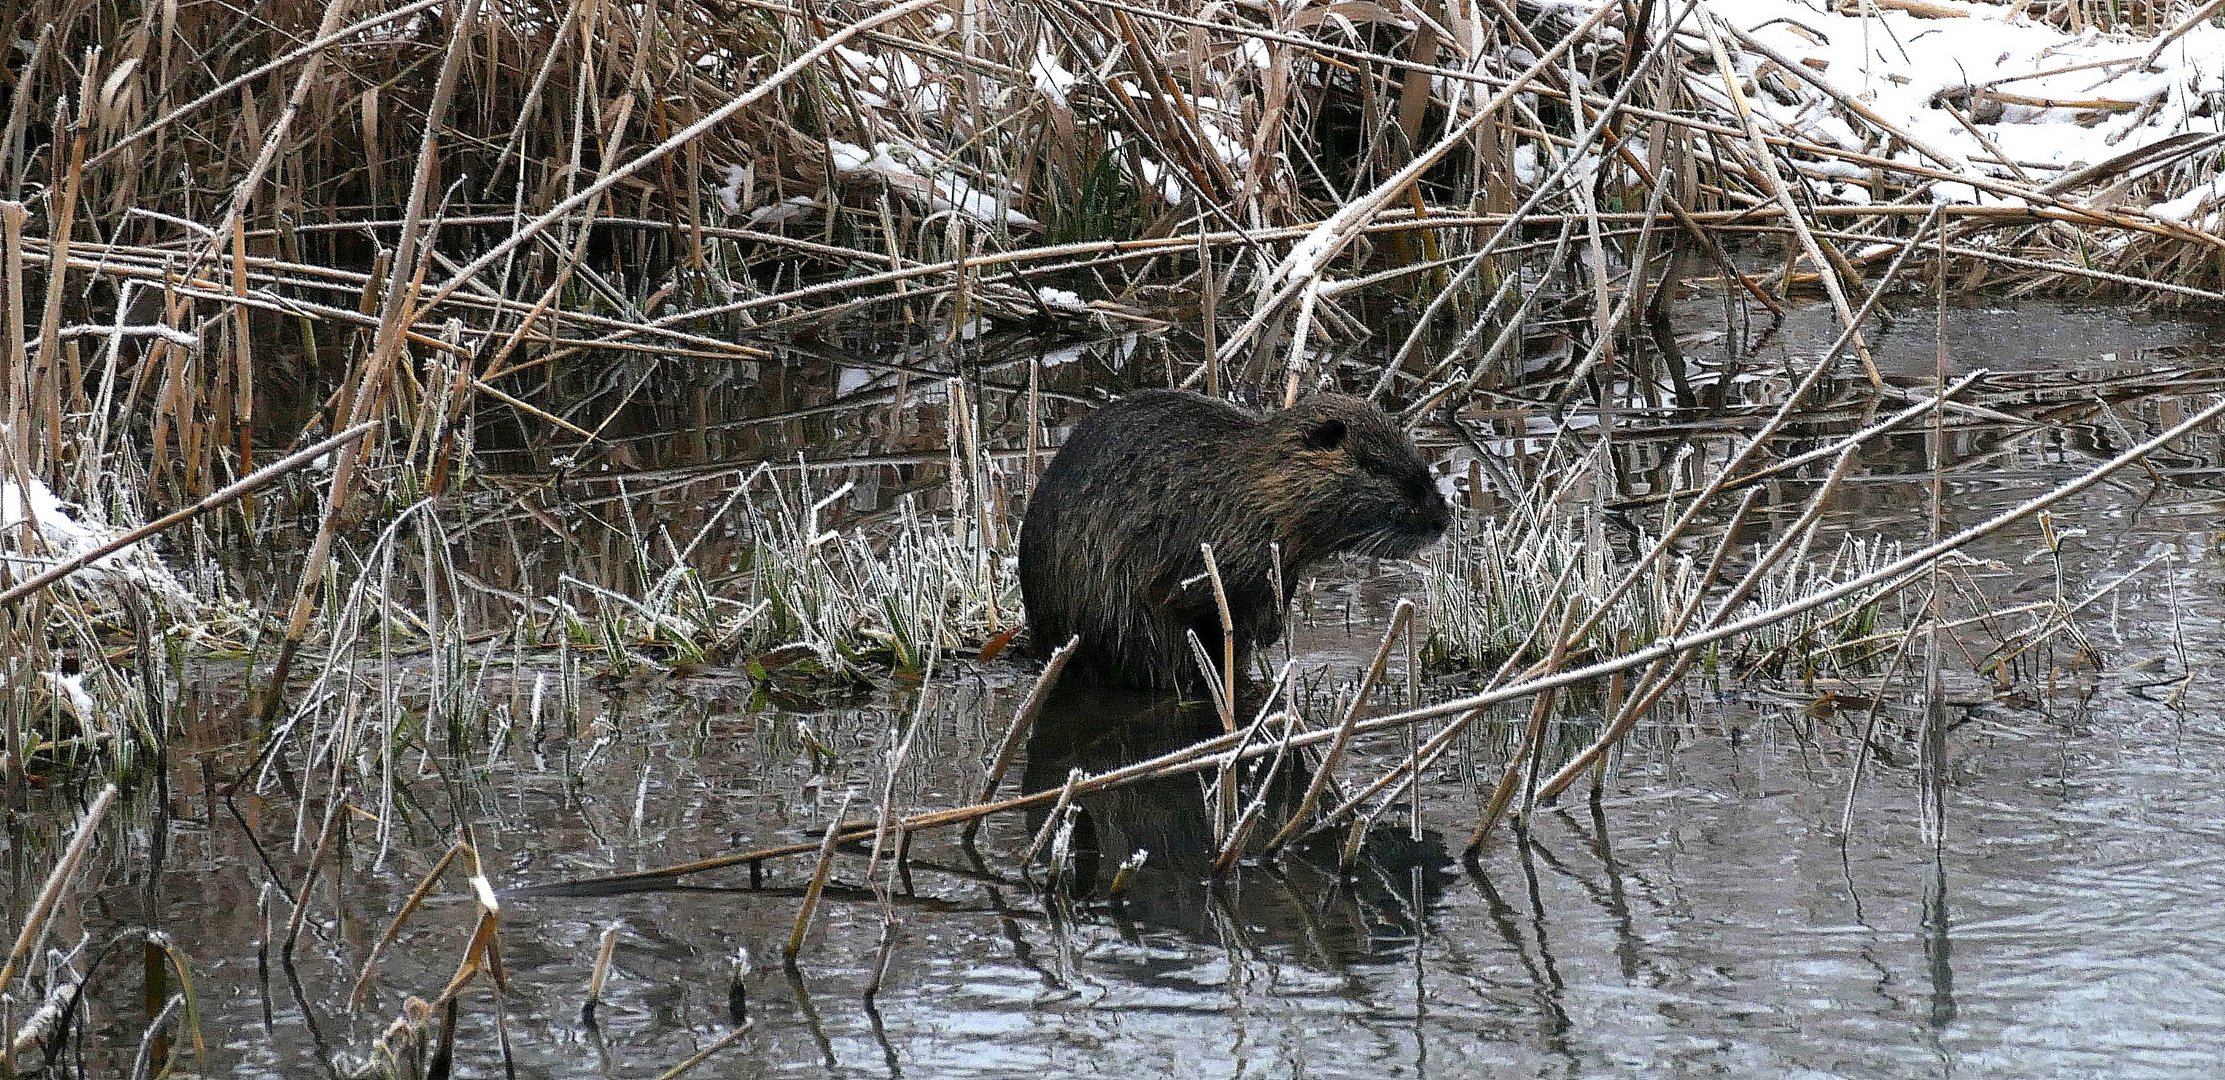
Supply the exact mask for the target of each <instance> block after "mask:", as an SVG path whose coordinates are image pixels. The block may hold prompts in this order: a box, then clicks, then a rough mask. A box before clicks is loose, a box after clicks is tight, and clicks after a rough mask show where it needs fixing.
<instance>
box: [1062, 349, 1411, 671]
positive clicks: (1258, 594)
mask: <svg viewBox="0 0 2225 1080" xmlns="http://www.w3.org/2000/svg"><path fill="white" fill-rule="evenodd" d="M1449 516H1450V511H1449V510H1448V509H1447V507H1446V505H1445V500H1444V497H1443V496H1442V495H1440V494H1438V492H1437V487H1436V483H1435V482H1434V481H1433V480H1432V479H1431V477H1430V475H1429V469H1428V467H1427V466H1426V465H1424V464H1423V463H1422V460H1421V456H1420V455H1419V454H1417V453H1416V452H1415V450H1414V444H1413V443H1412V441H1410V440H1409V439H1407V437H1406V436H1405V434H1404V433H1402V432H1401V431H1399V429H1398V428H1397V427H1396V426H1395V425H1394V424H1393V423H1392V422H1391V420H1390V418H1389V417H1386V416H1384V415H1383V414H1382V413H1381V412H1379V411H1377V410H1376V409H1375V408H1374V407H1373V406H1370V405H1368V404H1367V403H1366V402H1364V401H1361V400H1359V399H1357V398H1350V397H1345V396H1343V395H1341V394H1318V395H1315V396H1313V397H1311V398H1307V399H1306V400H1304V401H1301V402H1299V403H1298V405H1297V407H1295V408H1292V409H1288V410H1284V411H1282V412H1278V413H1275V414H1273V415H1270V416H1261V415H1259V414H1257V413H1253V412H1250V411H1247V410H1245V409H1242V408H1239V407H1237V406H1235V405H1231V404H1229V403H1227V402H1224V401H1217V400H1214V399H1212V398H1207V397H1204V396H1202V395H1198V394H1192V393H1187V392H1182V391H1172V390H1152V391H1146V392H1144V393H1140V394H1136V395H1133V396H1131V397H1129V398H1126V399H1124V400H1122V401H1120V402H1118V403H1115V404H1113V405H1109V406H1107V407H1105V408H1103V409H1101V410H1099V411H1097V412H1096V413H1094V414H1092V415H1091V416H1089V417H1088V418H1087V419H1085V420H1083V421H1082V422H1081V423H1080V424H1079V425H1077V426H1076V427H1075V429H1074V433H1073V435H1072V436H1071V437H1069V438H1068V439H1067V441H1066V445H1065V446H1064V447H1062V448H1061V449H1060V450H1059V452H1058V456H1057V457H1055V458H1053V459H1052V460H1051V465H1050V468H1048V469H1046V470H1044V473H1043V478H1042V480H1041V481H1040V482H1039V483H1037V484H1036V488H1035V494H1034V495H1033V496H1032V497H1031V499H1030V500H1029V503H1028V508H1027V517H1026V520H1025V521H1024V522H1022V524H1021V528H1020V591H1021V594H1022V595H1023V596H1024V597H1025V599H1026V601H1027V610H1028V624H1029V637H1030V639H1031V640H1032V641H1033V642H1034V643H1035V646H1036V648H1037V649H1038V650H1039V651H1048V650H1050V649H1052V648H1055V647H1057V646H1059V645H1062V644H1064V643H1065V642H1066V640H1067V639H1068V638H1069V637H1071V636H1073V635H1075V634H1079V635H1081V639H1082V644H1081V648H1080V650H1079V651H1078V652H1077V653H1076V654H1075V656H1074V659H1073V661H1072V662H1071V664H1070V666H1069V668H1068V672H1069V675H1068V677H1069V678H1075V677H1079V678H1083V679H1094V680H1096V681H1100V682H1114V683H1128V684H1134V685H1142V686H1161V687H1174V686H1185V687H1186V686H1194V685H1196V684H1197V683H1198V682H1199V681H1200V680H1201V678H1202V675H1201V673H1200V672H1199V670H1198V667H1197V663H1196V661H1195V659H1193V654H1192V652H1191V649H1190V645H1189V641H1188V633H1189V632H1190V631H1193V630H1194V631H1196V632H1197V635H1198V637H1199V639H1200V640H1201V641H1203V642H1204V643H1205V644H1206V646H1207V650H1208V652H1209V654H1210V655H1212V656H1213V657H1215V658H1216V659H1218V658H1219V656H1220V655H1221V622H1220V612H1219V608H1218V606H1217V605H1216V604H1215V602H1214V598H1213V587H1212V585H1211V583H1210V582H1208V581H1205V580H1203V575H1204V574H1205V559H1204V556H1203V555H1202V554H1201V553H1200V551H1199V545H1200V544H1201V543H1210V544H1212V545H1213V557H1214V561H1215V563H1217V564H1218V566H1219V568H1220V573H1221V581H1222V583H1223V585H1224V587H1225V589H1226V591H1227V593H1228V600H1229V608H1230V612H1231V615H1232V617H1233V618H1232V621H1233V622H1234V624H1235V628H1236V645H1237V652H1238V661H1239V664H1241V663H1243V661H1244V658H1246V657H1248V656H1249V655H1250V653H1251V651H1252V650H1253V649H1255V648H1257V647H1259V646H1262V645H1268V644H1272V643H1273V642H1275V641H1276V640H1277V639H1279V638H1281V637H1282V631H1283V614H1284V611H1285V609H1286V608H1287V607H1288V604H1289V596H1288V592H1289V590H1290V589H1292V588H1293V587H1295V586H1296V585H1297V583H1298V581H1299V579H1300V577H1301V576H1302V575H1304V574H1305V573H1306V571H1307V570H1308V569H1310V568H1311V567H1313V566H1314V565H1315V564H1317V563H1319V562H1320V561H1321V560H1323V559H1326V558H1328V557H1329V556H1331V555H1334V554H1337V553H1339V552H1356V553H1360V554H1369V555H1377V556H1384V557H1403V556H1406V555H1411V554H1413V553H1414V552H1415V551H1418V550H1420V549H1421V548H1422V547H1424V546H1426V545H1427V544H1429V543H1430V542H1432V541H1434V540H1435V539H1436V538H1437V537H1438V536H1439V535H1440V534H1442V533H1443V532H1444V530H1445V524H1446V522H1447V521H1448V520H1449ZM1278 545H1279V547H1280V551H1281V556H1280V566H1281V581H1282V590H1283V591H1282V593H1281V594H1278V593H1277V591H1276V589H1275V587H1274V584H1273V578H1274V566H1275V563H1276V558H1275V555H1274V551H1275V550H1276V548H1277V546H1278Z"/></svg>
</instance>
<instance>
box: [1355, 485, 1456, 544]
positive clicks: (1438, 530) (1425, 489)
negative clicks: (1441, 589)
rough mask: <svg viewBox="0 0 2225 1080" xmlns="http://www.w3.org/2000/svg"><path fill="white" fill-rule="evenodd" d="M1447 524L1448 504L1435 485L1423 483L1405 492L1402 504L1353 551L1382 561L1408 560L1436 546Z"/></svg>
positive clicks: (1449, 510) (1449, 519)
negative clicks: (1405, 499)
mask: <svg viewBox="0 0 2225 1080" xmlns="http://www.w3.org/2000/svg"><path fill="white" fill-rule="evenodd" d="M1451 524H1452V507H1451V505H1449V504H1448V503H1446V502H1445V496H1444V494H1443V493H1442V492H1439V491H1438V490H1437V485H1436V484H1433V483H1428V482H1427V481H1424V483H1423V485H1422V487H1421V488H1420V489H1419V490H1412V491H1409V492H1408V493H1407V503H1406V505H1404V506H1401V507H1399V508H1397V509H1395V510H1393V511H1391V513H1390V519H1389V520H1388V521H1387V522H1385V523H1384V525H1383V527H1381V528H1380V529H1378V530H1376V532H1375V534H1374V535H1372V536H1369V537H1366V538H1364V539H1363V540H1362V541H1361V542H1360V544H1359V545H1357V547H1356V548H1355V550H1357V551H1359V552H1360V553H1361V554H1364V555H1373V556H1375V557H1377V558H1383V559H1404V558H1408V557H1410V556H1413V555H1415V554H1418V553H1419V552H1420V551H1421V550H1422V549H1423V548H1426V547H1428V546H1430V545H1431V544H1434V543H1436V542H1437V541H1438V540H1439V539H1441V538H1442V537H1443V536H1444V535H1445V529H1446V528H1447V527H1448V526H1450V525H1451Z"/></svg>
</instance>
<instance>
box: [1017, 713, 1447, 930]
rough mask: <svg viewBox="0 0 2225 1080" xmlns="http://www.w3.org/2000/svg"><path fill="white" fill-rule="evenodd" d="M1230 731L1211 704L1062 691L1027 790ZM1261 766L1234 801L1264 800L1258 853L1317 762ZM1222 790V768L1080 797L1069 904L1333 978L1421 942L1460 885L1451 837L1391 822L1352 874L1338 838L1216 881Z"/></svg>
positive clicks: (1024, 781)
mask: <svg viewBox="0 0 2225 1080" xmlns="http://www.w3.org/2000/svg"><path fill="white" fill-rule="evenodd" d="M1220 732H1221V729H1220V721H1219V720H1218V719H1217V718H1216V717H1215V715H1214V713H1213V711H1212V709H1211V708H1209V707H1206V706H1204V705H1202V704H1201V703H1196V702H1191V703H1178V702H1176V701H1175V700H1174V699H1173V698H1172V697H1170V696H1160V695H1153V694H1148V693H1129V692H1122V691H1117V690H1107V689H1104V688H1100V687H1086V688H1084V687H1075V688H1071V689H1067V690H1061V691H1059V692H1057V693H1055V694H1053V695H1052V697H1051V699H1050V701H1049V702H1048V703H1047V704H1046V705H1045V708H1044V710H1043V715H1042V716H1041V717H1040V718H1039V719H1038V720H1037V721H1036V726H1035V728H1034V731H1033V732H1032V734H1031V736H1030V738H1029V740H1028V759H1027V767H1026V769H1025V771H1024V773H1023V775H1022V778H1021V787H1022V789H1023V790H1025V791H1031V792H1032V791H1048V790H1054V789H1057V788H1058V787H1059V786H1060V785H1062V784H1064V783H1065V781H1066V778H1067V777H1068V775H1070V773H1071V772H1072V771H1073V770H1077V769H1078V770H1080V771H1081V772H1082V773H1083V774H1094V773H1100V772H1104V771H1107V770H1109V769H1113V768H1117V767H1119V766H1122V765H1127V764H1131V763H1133V762H1137V761H1143V760H1147V759H1150V758H1154V757H1158V756H1160V755H1162V754H1166V753H1170V752H1173V751H1176V750H1180V749H1182V748H1184V747H1187V746H1191V745H1194V744H1196V743H1198V742H1200V741H1203V740H1205V739H1209V738H1212V737H1213V736H1215V735H1218V734H1220ZM1258 771H1259V770H1251V771H1250V772H1248V773H1246V774H1244V775H1240V776H1239V777H1237V778H1236V779H1237V784H1238V787H1237V791H1236V798H1235V799H1234V800H1233V804H1234V805H1236V806H1239V807H1249V806H1251V805H1252V804H1253V803H1254V802H1255V801H1257V802H1258V804H1259V805H1260V808H1261V810H1260V813H1259V820H1260V821H1261V822H1263V823H1265V824H1263V825H1262V826H1261V827H1259V828H1253V829H1248V830H1246V831H1245V834H1244V836H1243V837H1242V838H1241V842H1242V843H1243V844H1244V847H1245V850H1246V851H1247V852H1249V853H1251V854H1253V855H1256V854H1257V853H1258V852H1259V851H1260V850H1261V849H1262V848H1263V847H1264V844H1265V841H1266V840H1267V839H1268V837H1269V836H1271V835H1272V832H1273V831H1274V830H1275V829H1277V828H1279V827H1280V825H1281V823H1282V822H1285V821H1287V820H1289V818H1290V815H1291V814H1292V813H1293V812H1294V811H1295V810H1296V809H1297V808H1298V805H1299V800H1300V798H1301V797H1302V796H1303V794H1304V792H1305V789H1306V787H1307V785H1308V784H1309V783H1310V782H1311V780H1312V778H1313V773H1312V770H1311V769H1310V767H1308V766H1307V765H1305V764H1303V763H1302V762H1298V761H1295V760H1291V759H1285V762H1284V767H1283V768H1280V769H1275V770H1273V771H1272V772H1271V774H1270V775H1267V776H1259V775H1258ZM1215 782H1217V781H1216V780H1215V777H1214V774H1211V773H1201V774H1197V775H1193V776H1180V777H1172V778H1168V779H1162V780H1149V781H1144V782H1141V783H1136V784H1130V785H1126V786H1124V787H1120V788H1116V789H1114V790H1112V791H1109V792H1104V793H1100V794H1094V795H1080V796H1076V797H1075V798H1074V800H1073V805H1074V806H1075V807H1077V808H1078V809H1077V810H1076V811H1075V813H1074V815H1073V825H1072V828H1073V833H1072V842H1071V847H1070V851H1071V860H1072V862H1071V865H1070V867H1068V868H1065V873H1064V875H1063V877H1062V878H1061V879H1060V884H1061V885H1062V886H1063V889H1064V892H1065V894H1066V895H1067V897H1068V898H1070V899H1071V900H1072V901H1074V902H1075V903H1077V904H1080V905H1085V906H1086V907H1087V909H1088V910H1090V911H1092V912H1095V913H1098V914H1101V915H1103V916H1104V917H1107V918H1110V919H1111V920H1113V921H1114V922H1115V924H1117V925H1118V926H1119V927H1120V928H1121V930H1122V932H1123V933H1124V934H1126V935H1128V936H1129V937H1130V938H1131V940H1133V939H1135V937H1136V935H1137V932H1138V928H1144V927H1149V928H1153V929H1158V930H1171V931H1175V932H1178V933H1181V934H1183V935H1186V936H1188V937H1191V938H1195V939H1197V940H1200V941H1218V942H1220V943H1221V944H1223V945H1225V946H1227V947H1229V948H1231V949H1237V950H1240V951H1242V952H1243V953H1245V954H1247V955H1250V954H1254V953H1261V952H1273V953H1278V954H1285V955H1288V956H1290V957H1292V958H1294V959H1297V960H1301V961H1303V962H1307V963H1311V964H1315V965H1318V966H1320V967H1322V968H1323V969H1325V970H1332V971H1334V970H1341V969H1343V968H1345V967H1347V966H1349V965H1354V964H1368V963H1387V962H1392V961H1395V960H1396V959H1397V958H1399V957H1400V956H1401V955H1403V954H1405V953H1407V952H1408V951H1409V950H1411V949H1412V948H1413V945H1414V942H1415V941H1416V940H1417V939H1418V938H1419V937H1420V936H1421V934H1422V933H1423V932H1424V926H1425V925H1426V923H1427V921H1428V918H1429V912H1430V910H1431V908H1432V906H1433V905H1434V904H1435V903H1436V902H1437V900H1438V899H1439V897H1441V896H1442V895H1443V893H1444V890H1445V887H1446V885H1447V884H1448V883H1449V882H1450V881H1451V880H1452V877H1453V861H1452V859H1451V857H1450V856H1449V855H1447V854H1446V851H1445V846H1444V837H1443V836H1442V835H1441V834H1439V833H1438V832H1437V831H1436V830H1434V829H1425V830H1421V831H1420V833H1419V835H1415V834H1414V833H1413V832H1412V831H1410V830H1409V828H1408V827H1405V826H1403V825H1401V826H1400V827H1390V826H1381V825H1379V826H1377V827H1375V828H1373V829H1371V830H1369V835H1368V837H1367V842H1366V843H1365V844H1364V845H1363V847H1362V849H1361V855H1360V857H1359V859H1358V860H1357V862H1356V863H1355V865H1354V866H1353V867H1352V870H1351V872H1350V873H1345V872H1342V871H1340V869H1339V866H1338V863H1339V857H1340V855H1341V836H1325V837H1321V838H1317V839H1315V840H1310V841H1308V842H1305V843H1301V844H1297V845H1295V846H1293V848H1292V849H1291V850H1289V851H1288V852H1286V853H1284V856H1283V857H1282V858H1280V859H1279V860H1277V861H1275V862H1274V863H1271V864H1261V863H1257V862H1256V861H1249V860H1247V862H1246V863H1244V864H1240V866H1239V867H1238V868H1237V869H1236V870H1234V871H1233V872H1231V873H1227V874H1216V873H1215V872H1214V865H1215V863H1216V861H1217V860H1218V859H1219V857H1220V855H1221V851H1222V849H1223V844H1224V840H1223V838H1222V837H1223V834H1224V833H1225V832H1226V827H1225V826H1221V827H1216V821H1217V818H1218V816H1219V812H1218V809H1217V807H1216V804H1217V803H1218V802H1219V799H1218V797H1217V796H1216V794H1215V793H1214V792H1213V791H1212V790H1211V789H1210V787H1209V786H1208V785H1210V784H1212V783H1215ZM1263 786H1264V790H1262V787H1263ZM1049 812H1050V808H1048V807H1045V808H1039V809H1037V810H1033V811H1031V812H1029V814H1028V815H1027V824H1028V828H1029V830H1031V831H1039V830H1041V829H1042V828H1043V825H1044V822H1045V821H1046V820H1047V818H1048V814H1049ZM1139 853H1141V855H1142V861H1141V863H1140V865H1138V866H1137V867H1136V868H1135V869H1134V871H1133V873H1132V874H1131V875H1130V877H1129V880H1128V881H1126V882H1125V883H1124V884H1125V888H1124V890H1123V891H1122V892H1121V894H1120V895H1119V896H1118V897H1113V896H1111V888H1112V885H1113V879H1114V877H1115V876H1116V874H1117V873H1118V868H1119V867H1120V866H1121V865H1122V864H1124V863H1127V862H1129V861H1130V860H1131V859H1133V858H1135V857H1136V856H1137V855H1138V854H1139Z"/></svg>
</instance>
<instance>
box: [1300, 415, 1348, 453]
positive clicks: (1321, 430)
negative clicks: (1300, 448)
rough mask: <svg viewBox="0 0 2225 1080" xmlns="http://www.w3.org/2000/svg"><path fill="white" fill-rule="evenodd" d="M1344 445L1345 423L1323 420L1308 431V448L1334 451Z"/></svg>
mask: <svg viewBox="0 0 2225 1080" xmlns="http://www.w3.org/2000/svg"><path fill="white" fill-rule="evenodd" d="M1343 445H1344V421H1342V420H1323V421H1322V422H1320V423H1318V424H1315V425H1314V426H1312V427H1311V428H1308V429H1307V430H1306V448H1307V449H1309V450H1334V449H1336V448H1337V447H1339V446H1343Z"/></svg>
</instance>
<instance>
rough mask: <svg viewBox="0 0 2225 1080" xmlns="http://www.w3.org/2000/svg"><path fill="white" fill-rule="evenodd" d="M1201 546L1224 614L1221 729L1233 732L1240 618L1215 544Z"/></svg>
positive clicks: (1215, 598)
mask: <svg viewBox="0 0 2225 1080" xmlns="http://www.w3.org/2000/svg"><path fill="white" fill-rule="evenodd" d="M1198 550H1199V551H1200V552H1202V553H1203V554H1204V555H1205V576H1206V578H1207V579H1209V580H1211V581H1212V583H1213V606H1214V607H1215V608H1217V609H1218V610H1219V611H1220V616H1221V671H1220V677H1219V681H1220V684H1221V696H1220V701H1219V704H1220V707H1221V730H1222V731H1223V732H1230V731H1234V730H1236V620H1235V618H1234V617H1233V616H1232V615H1231V614H1230V613H1229V610H1228V589H1227V588H1226V587H1224V586H1223V585H1222V584H1221V565H1220V563H1218V562H1215V561H1214V559H1213V545H1211V544H1199V545H1198ZM1206 674H1208V675H1211V674H1212V672H1210V671H1208V672H1206Z"/></svg>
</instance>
